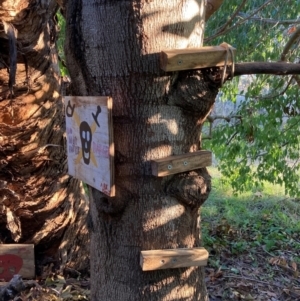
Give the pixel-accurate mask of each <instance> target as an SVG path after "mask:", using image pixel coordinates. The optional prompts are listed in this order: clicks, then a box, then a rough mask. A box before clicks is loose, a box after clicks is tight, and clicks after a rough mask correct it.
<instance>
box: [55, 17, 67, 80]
mask: <svg viewBox="0 0 300 301" xmlns="http://www.w3.org/2000/svg"><path fill="white" fill-rule="evenodd" d="M56 18H57V24H58V39H57V41H56V48H57V52H58V57H59V69H60V72H61V75H62V76H65V75H68V74H69V73H68V70H67V68H66V65H65V63H64V62H65V52H64V44H65V33H66V20H65V18H64V17H63V15H62V14H61V13H60V12H59V11H58V12H57V14H56Z"/></svg>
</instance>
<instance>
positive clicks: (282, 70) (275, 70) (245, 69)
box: [233, 62, 300, 76]
mask: <svg viewBox="0 0 300 301" xmlns="http://www.w3.org/2000/svg"><path fill="white" fill-rule="evenodd" d="M244 74H273V75H289V74H300V64H293V63H285V62H251V63H238V64H235V71H234V75H233V76H240V75H244Z"/></svg>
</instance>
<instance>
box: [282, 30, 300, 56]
mask: <svg viewBox="0 0 300 301" xmlns="http://www.w3.org/2000/svg"><path fill="white" fill-rule="evenodd" d="M298 38H300V26H299V27H298V28H297V29H296V31H295V32H294V33H293V34H292V35H291V38H290V39H289V41H288V42H287V43H286V45H285V47H284V49H283V51H282V54H281V61H286V56H287V54H288V52H289V51H290V49H291V47H292V45H293V44H294V43H295V41H296V40H297V39H298Z"/></svg>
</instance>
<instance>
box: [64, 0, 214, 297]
mask: <svg viewBox="0 0 300 301" xmlns="http://www.w3.org/2000/svg"><path fill="white" fill-rule="evenodd" d="M203 12H204V1H201V0H199V1H194V0H193V1H192V0H176V1H175V0H174V1H168V0H153V1H140V0H139V1H110V2H107V1H104V0H97V1H96V0H77V1H69V2H67V8H66V19H67V37H66V46H65V49H66V57H67V65H68V69H69V71H70V75H71V79H72V88H71V89H72V91H73V95H83V96H84V95H91V96H92V95H102V96H112V97H113V101H114V107H113V122H114V129H113V130H114V142H115V149H116V155H115V166H116V167H115V180H116V197H114V198H109V197H107V196H105V195H104V194H102V193H100V192H99V191H96V190H95V189H92V188H90V197H91V202H90V211H89V218H90V220H89V224H90V229H91V281H92V293H91V295H92V300H103V301H104V300H116V301H118V300H122V301H125V300H130V301H134V300H138V301H141V300H160V301H161V300H208V297H207V292H206V288H205V282H204V274H203V269H202V268H199V267H191V268H179V269H167V270H158V271H151V272H143V271H142V270H141V267H140V266H139V254H140V251H141V250H151V249H167V248H174V249H176V248H189V247H198V246H200V217H199V208H200V206H201V205H202V204H203V202H204V201H205V200H206V198H207V196H208V194H209V192H210V189H211V182H210V176H209V175H208V173H207V171H206V169H205V168H203V169H199V170H195V171H191V172H184V173H180V174H177V175H173V176H168V177H165V178H156V177H154V176H152V174H151V166H150V160H152V159H157V158H162V157H166V156H170V155H178V154H184V153H187V152H194V151H196V150H198V149H199V147H200V144H199V137H200V129H201V126H202V124H203V122H204V120H205V118H206V116H207V115H208V114H209V112H210V110H211V108H212V105H213V103H214V100H215V96H216V94H217V89H216V88H214V87H213V86H210V85H209V83H208V82H206V81H205V79H204V77H203V75H202V73H201V71H192V72H179V73H164V72H162V71H161V70H160V68H159V52H160V51H161V50H162V49H172V48H186V47H187V48H189V47H199V46H201V45H202V40H203V31H204V15H203Z"/></svg>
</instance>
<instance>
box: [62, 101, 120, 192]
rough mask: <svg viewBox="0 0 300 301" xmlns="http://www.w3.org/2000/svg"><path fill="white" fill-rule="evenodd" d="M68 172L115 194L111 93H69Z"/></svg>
mask: <svg viewBox="0 0 300 301" xmlns="http://www.w3.org/2000/svg"><path fill="white" fill-rule="evenodd" d="M64 102H65V108H66V131H67V149H68V172H69V174H70V175H72V176H73V177H75V178H77V179H80V180H82V181H83V182H84V183H87V184H89V185H90V186H92V187H94V188H96V189H98V190H100V191H101V192H103V193H105V194H106V195H108V196H110V197H113V196H115V184H114V142H113V124H112V105H113V101H112V98H111V97H106V96H65V97H64Z"/></svg>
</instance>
